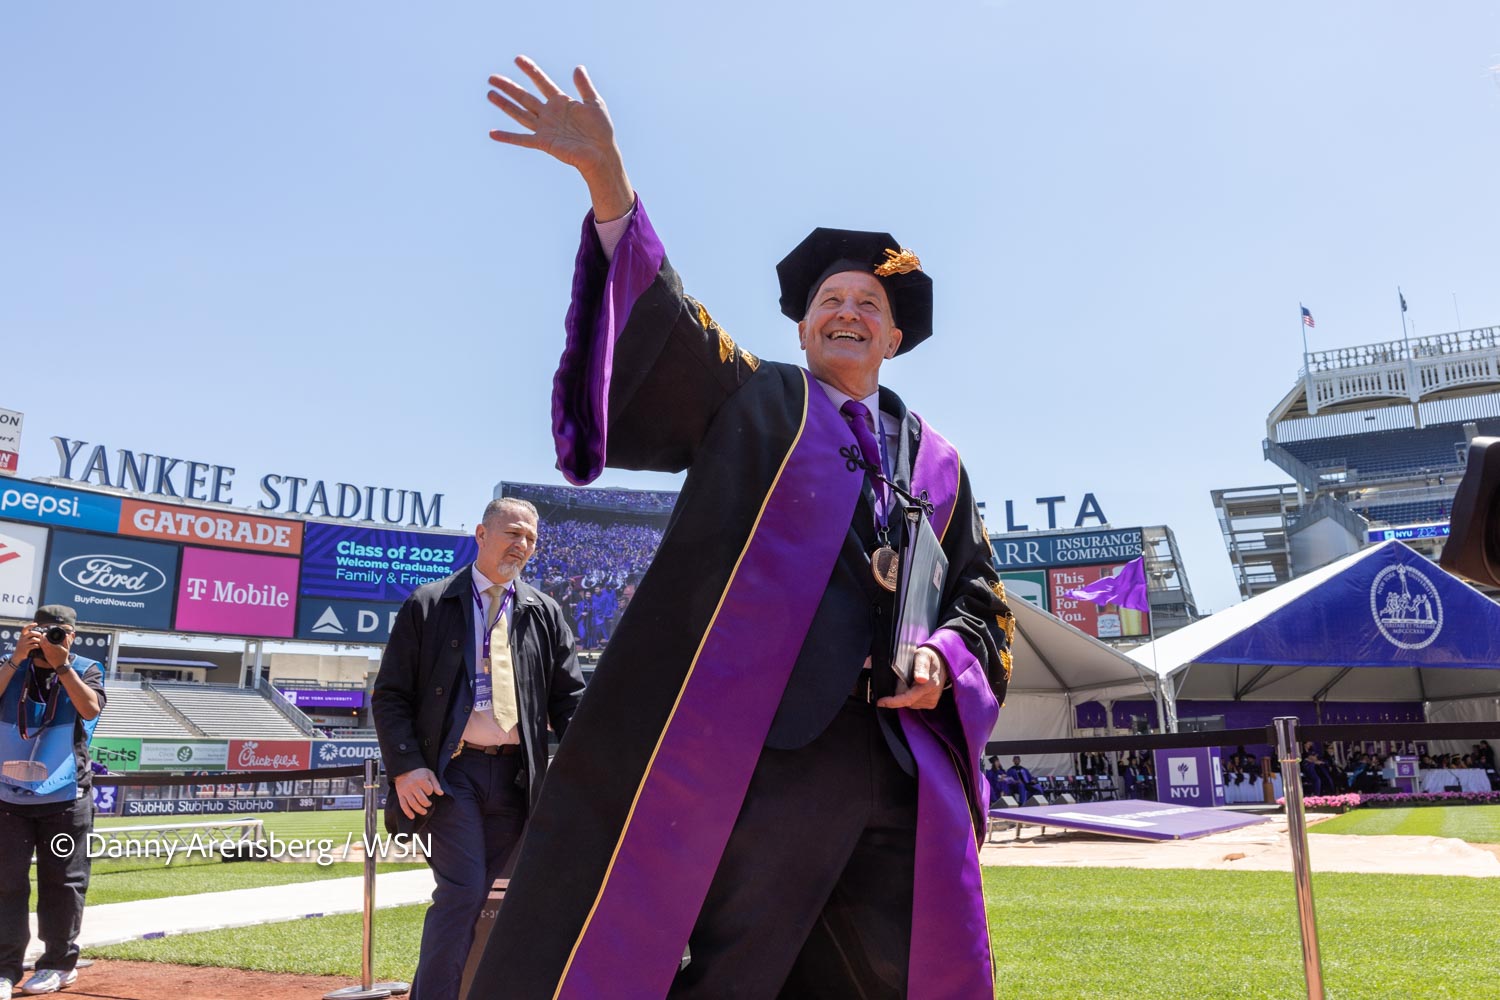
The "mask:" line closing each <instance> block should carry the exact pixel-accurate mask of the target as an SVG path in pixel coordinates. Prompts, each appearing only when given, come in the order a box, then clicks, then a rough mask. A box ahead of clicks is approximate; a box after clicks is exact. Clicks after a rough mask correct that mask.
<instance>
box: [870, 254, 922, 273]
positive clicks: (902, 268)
mask: <svg viewBox="0 0 1500 1000" xmlns="http://www.w3.org/2000/svg"><path fill="white" fill-rule="evenodd" d="M921 269H922V259H921V258H920V257H918V256H917V255H916V254H914V253H912V252H911V251H910V250H908V249H906V247H902V248H901V249H900V250H887V251H886V252H885V263H884V264H881V265H880V266H879V267H877V268H875V276H876V277H879V278H889V277H890V276H891V275H893V274H910V273H911V272H912V271H920V270H921Z"/></svg>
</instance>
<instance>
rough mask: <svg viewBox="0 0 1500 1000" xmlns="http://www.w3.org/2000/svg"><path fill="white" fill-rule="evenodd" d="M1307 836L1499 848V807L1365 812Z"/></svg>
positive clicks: (1314, 828) (1312, 829)
mask: <svg viewBox="0 0 1500 1000" xmlns="http://www.w3.org/2000/svg"><path fill="white" fill-rule="evenodd" d="M1307 832H1308V833H1352V834H1364V835H1366V836H1383V835H1386V834H1394V835H1400V836H1405V837H1457V838H1458V839H1459V840H1467V841H1468V842H1469V843H1471V844H1500V806H1416V807H1413V808H1409V809H1384V808H1365V809H1356V810H1354V811H1353V812H1347V813H1344V814H1343V815H1342V816H1335V817H1334V818H1333V819H1329V820H1324V821H1323V822H1321V823H1318V824H1317V825H1316V826H1310V827H1308V828H1307Z"/></svg>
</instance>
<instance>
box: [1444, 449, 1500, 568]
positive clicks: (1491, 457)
mask: <svg viewBox="0 0 1500 1000" xmlns="http://www.w3.org/2000/svg"><path fill="white" fill-rule="evenodd" d="M1449 523H1450V528H1449V535H1448V542H1447V544H1446V545H1444V546H1443V554H1442V557H1441V558H1440V559H1439V560H1438V562H1439V563H1440V564H1441V565H1442V567H1443V568H1444V569H1446V570H1449V571H1450V572H1453V573H1457V574H1459V575H1460V576H1466V577H1468V578H1469V579H1471V580H1474V581H1475V582H1477V583H1483V584H1488V585H1489V586H1491V587H1500V438H1482V437H1477V438H1475V439H1474V440H1472V441H1470V442H1469V466H1468V470H1467V471H1466V472H1465V473H1464V479H1463V482H1462V483H1460V484H1459V486H1458V493H1457V495H1456V496H1454V498H1453V513H1452V516H1451V517H1450V519H1449Z"/></svg>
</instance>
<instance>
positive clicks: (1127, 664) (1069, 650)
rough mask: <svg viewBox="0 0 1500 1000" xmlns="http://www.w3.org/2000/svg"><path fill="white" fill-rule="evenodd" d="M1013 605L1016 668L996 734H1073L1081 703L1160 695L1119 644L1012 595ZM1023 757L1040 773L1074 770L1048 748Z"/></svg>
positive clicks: (1150, 677) (1004, 737)
mask: <svg viewBox="0 0 1500 1000" xmlns="http://www.w3.org/2000/svg"><path fill="white" fill-rule="evenodd" d="M1010 607H1011V611H1012V612H1014V614H1015V616H1016V638H1015V646H1014V648H1013V649H1012V650H1011V653H1012V657H1013V660H1012V671H1011V677H1010V686H1009V688H1008V689H1007V690H1006V695H1005V706H1004V707H1003V708H1002V709H1001V710H1000V720H999V722H997V723H996V724H995V731H994V733H993V734H992V738H993V739H996V740H1027V739H1037V740H1052V739H1067V738H1068V737H1069V736H1072V735H1073V732H1074V724H1073V723H1074V708H1075V706H1077V705H1080V704H1083V703H1084V702H1089V701H1101V702H1112V701H1115V700H1116V699H1119V698H1141V697H1146V698H1151V697H1153V696H1154V694H1155V689H1154V683H1155V677H1154V675H1152V674H1151V672H1150V671H1147V670H1142V669H1141V668H1140V667H1139V666H1138V665H1137V664H1136V663H1135V662H1134V661H1133V660H1131V659H1130V658H1129V657H1128V656H1126V655H1125V654H1124V653H1121V652H1120V651H1119V650H1117V649H1115V648H1114V647H1113V646H1109V645H1106V644H1105V643H1102V642H1100V641H1099V640H1098V639H1095V638H1094V637H1093V636H1090V635H1085V634H1084V633H1083V632H1080V631H1079V630H1078V629H1076V628H1074V627H1073V626H1071V625H1069V624H1068V623H1067V622H1065V621H1063V620H1062V619H1060V618H1057V617H1055V616H1053V615H1050V614H1048V613H1047V612H1046V611H1043V610H1042V609H1041V608H1038V607H1037V606H1035V605H1033V604H1030V603H1028V602H1026V601H1023V600H1020V599H1017V598H1012V599H1011V601H1010ZM1003 763H1004V764H1005V765H1006V766H1009V765H1010V761H1009V760H1006V761H1004V762H1003ZM1023 763H1024V764H1025V765H1026V766H1027V767H1028V768H1030V769H1031V770H1032V771H1033V772H1034V773H1036V774H1061V773H1071V772H1072V770H1073V766H1072V759H1071V756H1070V755H1069V754H1042V755H1037V756H1034V757H1027V758H1025V759H1024V760H1023Z"/></svg>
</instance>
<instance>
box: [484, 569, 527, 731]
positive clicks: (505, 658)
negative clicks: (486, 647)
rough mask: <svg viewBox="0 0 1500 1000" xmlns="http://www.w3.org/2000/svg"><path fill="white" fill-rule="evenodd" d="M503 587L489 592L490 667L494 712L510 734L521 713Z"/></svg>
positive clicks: (494, 588) (491, 703)
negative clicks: (503, 611) (502, 608)
mask: <svg viewBox="0 0 1500 1000" xmlns="http://www.w3.org/2000/svg"><path fill="white" fill-rule="evenodd" d="M501 589H502V588H501V587H500V586H499V585H498V584H497V585H495V586H493V587H491V588H490V589H489V590H488V593H489V595H490V613H491V614H492V615H493V616H494V618H493V620H492V621H491V622H490V658H489V661H488V663H487V664H486V665H487V667H488V668H489V674H490V709H491V711H493V712H494V713H495V721H496V722H498V723H499V724H500V728H501V729H503V730H505V731H506V732H510V731H511V730H512V729H514V728H515V725H516V722H517V720H519V719H520V717H521V714H520V712H519V711H518V710H517V708H516V676H515V670H514V668H513V667H512V665H511V661H510V630H509V629H508V628H506V625H505V616H504V615H503V614H501V613H500V592H501Z"/></svg>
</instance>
